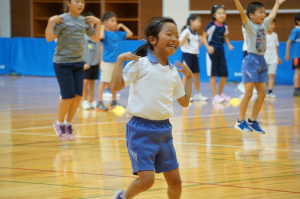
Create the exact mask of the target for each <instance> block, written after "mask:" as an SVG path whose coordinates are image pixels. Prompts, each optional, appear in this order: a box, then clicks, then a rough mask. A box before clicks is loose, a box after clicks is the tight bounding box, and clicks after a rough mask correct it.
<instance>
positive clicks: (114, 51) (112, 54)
mask: <svg viewBox="0 0 300 199" xmlns="http://www.w3.org/2000/svg"><path fill="white" fill-rule="evenodd" d="M102 23H103V24H104V25H102V26H101V31H100V32H101V33H100V39H101V41H102V44H103V54H102V55H103V56H102V63H101V79H100V81H101V82H100V84H99V88H98V104H97V107H96V110H98V111H107V110H108V109H107V108H106V107H105V106H104V104H103V96H102V95H103V91H104V88H105V86H106V85H107V84H109V83H111V81H112V74H113V71H114V68H115V65H116V62H117V58H118V56H119V55H120V54H121V50H122V42H123V40H125V39H126V38H128V37H131V36H132V35H133V33H132V32H131V31H130V30H129V28H127V27H126V26H125V25H124V24H122V23H119V24H118V22H117V16H116V15H115V14H114V13H112V12H106V13H104V14H103V16H102ZM120 29H123V30H124V31H119V30H120ZM111 93H112V100H113V101H112V103H111V106H110V107H111V109H113V108H115V107H117V106H119V104H118V103H117V97H116V93H117V92H116V91H115V90H113V89H111Z"/></svg>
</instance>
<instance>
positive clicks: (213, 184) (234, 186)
mask: <svg viewBox="0 0 300 199" xmlns="http://www.w3.org/2000/svg"><path fill="white" fill-rule="evenodd" d="M0 168H2V169H16V170H31V171H40V172H58V173H69V174H85V175H101V176H113V177H123V178H124V177H125V178H137V177H133V176H122V175H109V174H96V173H83V172H66V171H54V170H40V169H25V168H10V167H0ZM297 175H300V174H299V173H298V174H288V175H282V176H269V177H263V178H252V179H243V180H233V181H222V182H213V183H200V182H191V181H182V182H183V183H188V184H194V185H188V186H198V185H211V186H221V187H233V188H241V189H256V190H261V191H275V192H285V193H296V194H300V192H294V191H284V190H276V189H261V188H254V187H242V186H236V185H222V184H221V183H230V182H240V181H246V180H258V179H268V178H278V177H286V176H297ZM155 180H157V181H165V179H155ZM0 182H15V183H30V184H42V185H51V186H66V187H74V188H87V189H102V188H93V187H80V186H69V185H59V184H47V183H34V182H20V181H9V180H0ZM188 186H183V187H188ZM163 189H166V188H163ZM102 190H114V191H115V189H102ZM156 190H159V189H156ZM149 191H151V190H149ZM152 191H154V190H152Z"/></svg>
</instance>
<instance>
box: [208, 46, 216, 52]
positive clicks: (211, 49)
mask: <svg viewBox="0 0 300 199" xmlns="http://www.w3.org/2000/svg"><path fill="white" fill-rule="evenodd" d="M207 52H208V54H214V52H215V49H214V47H212V46H208V48H207Z"/></svg>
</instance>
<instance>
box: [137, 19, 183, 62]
mask: <svg viewBox="0 0 300 199" xmlns="http://www.w3.org/2000/svg"><path fill="white" fill-rule="evenodd" d="M164 23H173V24H175V26H177V25H176V23H175V21H174V20H173V19H172V18H170V17H161V16H157V17H153V18H151V19H150V20H149V21H148V23H147V24H148V25H147V26H146V28H145V31H144V34H145V37H146V41H147V43H146V44H144V45H141V46H140V47H139V48H138V49H136V50H135V51H134V52H133V53H134V54H135V55H138V56H141V57H145V56H146V55H147V51H148V50H149V49H151V50H153V46H152V45H151V44H150V42H149V37H151V36H152V37H155V38H156V39H157V40H158V34H159V32H160V31H161V28H162V26H163V25H164Z"/></svg>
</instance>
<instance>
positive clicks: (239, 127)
mask: <svg viewBox="0 0 300 199" xmlns="http://www.w3.org/2000/svg"><path fill="white" fill-rule="evenodd" d="M234 128H236V129H237V130H240V131H242V132H252V131H253V130H252V129H251V128H250V127H249V125H248V123H247V122H246V121H245V120H242V121H240V122H238V121H236V123H235V125H234Z"/></svg>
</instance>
